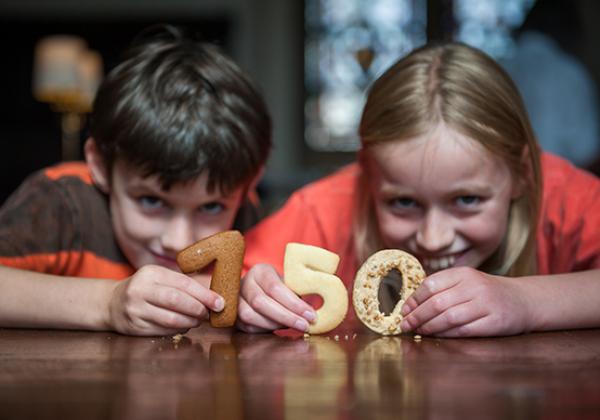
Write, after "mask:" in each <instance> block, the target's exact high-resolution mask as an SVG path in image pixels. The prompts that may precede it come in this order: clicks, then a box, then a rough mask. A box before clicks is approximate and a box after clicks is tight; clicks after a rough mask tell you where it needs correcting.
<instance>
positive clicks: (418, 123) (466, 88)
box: [353, 43, 541, 276]
mask: <svg viewBox="0 0 600 420" xmlns="http://www.w3.org/2000/svg"><path fill="white" fill-rule="evenodd" d="M439 122H444V123H445V124H446V125H447V126H448V127H450V128H452V129H454V130H456V131H457V132H460V133H461V134H463V135H465V136H467V137H469V138H471V139H473V140H475V141H477V142H479V143H481V145H483V146H484V147H485V148H486V149H487V150H489V151H490V152H491V153H492V154H493V155H495V156H497V157H499V158H501V159H502V160H503V161H504V162H505V163H506V164H507V165H508V167H509V168H510V171H511V175H512V177H513V180H514V181H515V182H522V187H523V194H522V195H521V196H520V197H519V198H517V199H515V200H513V202H512V203H511V208H510V214H509V220H508V227H507V231H506V234H505V237H504V240H503V242H502V244H501V246H500V247H499V248H498V250H497V251H496V252H495V253H494V254H493V255H492V256H491V257H490V258H489V259H488V260H487V261H486V262H485V263H484V264H483V265H482V266H481V267H479V268H480V269H481V270H483V271H486V272H489V273H494V274H502V275H511V276H519V275H527V274H532V273H534V272H535V270H536V264H535V257H536V252H535V232H536V227H537V220H538V212H539V207H540V199H541V175H540V157H539V150H538V146H537V143H536V140H535V136H534V134H533V130H532V128H531V124H530V122H529V119H528V116H527V112H526V110H525V106H524V104H523V101H522V99H521V96H520V95H519V92H518V90H517V88H516V87H515V85H514V83H513V82H512V80H511V79H510V77H509V76H508V75H507V74H506V73H505V72H504V70H502V68H501V67H500V66H499V65H498V64H497V63H496V62H495V61H494V60H493V59H491V58H490V57H488V56H487V55H486V54H484V53H483V52H481V51H479V50H477V49H475V48H472V47H469V46H467V45H464V44H460V43H448V44H442V45H426V46H424V47H422V48H420V49H417V50H415V51H413V52H412V53H410V54H409V55H407V56H406V57H404V58H402V59H401V60H399V61H398V62H397V63H395V64H394V65H393V66H392V67H391V68H389V69H388V70H387V71H386V72H385V73H384V74H383V75H382V76H381V77H380V78H379V79H377V80H376V81H375V83H374V84H373V86H372V87H371V89H370V91H369V94H368V97H367V102H366V104H365V107H364V110H363V114H362V118H361V122H360V129H359V134H360V137H361V141H362V147H363V151H362V152H361V153H365V152H368V149H369V146H372V145H375V144H380V143H383V142H388V141H403V140H406V139H410V138H414V137H416V136H419V135H422V134H424V133H426V132H427V131H429V130H430V129H431V128H432V127H434V126H435V125H437V123H439ZM367 176H368V174H367V173H366V171H365V170H363V171H362V174H361V176H360V177H359V181H358V182H359V188H358V191H359V193H358V195H357V202H356V210H357V211H356V215H357V217H356V218H355V221H354V227H353V228H354V234H355V241H356V243H355V246H356V249H357V255H358V258H359V262H362V261H364V260H365V259H366V258H367V257H368V256H369V255H371V254H372V253H374V252H376V251H377V250H379V249H381V248H382V247H383V243H382V241H381V238H380V236H379V229H378V227H377V222H376V219H375V214H374V207H373V202H372V197H371V195H370V193H369V188H368V184H367V179H366V177H367Z"/></svg>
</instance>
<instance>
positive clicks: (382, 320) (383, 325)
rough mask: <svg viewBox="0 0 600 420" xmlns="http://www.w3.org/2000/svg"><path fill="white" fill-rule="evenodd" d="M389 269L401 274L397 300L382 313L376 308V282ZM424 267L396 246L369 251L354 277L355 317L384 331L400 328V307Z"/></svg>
mask: <svg viewBox="0 0 600 420" xmlns="http://www.w3.org/2000/svg"><path fill="white" fill-rule="evenodd" d="M392 269H397V270H398V271H399V272H400V274H401V275H402V289H401V290H400V300H399V301H398V302H397V303H396V306H395V307H394V310H393V311H392V312H391V313H390V314H389V315H387V316H386V315H385V314H383V313H382V312H381V311H380V310H379V298H378V294H379V286H380V285H381V281H382V280H383V278H384V277H385V276H386V275H387V274H388V273H389V272H390V270H392ZM424 278H425V271H423V268H422V267H421V264H420V263H419V261H418V260H417V259H416V258H415V257H413V256H412V255H410V254H408V253H406V252H404V251H400V250H398V249H385V250H383V251H379V252H376V253H375V254H373V255H371V256H370V257H369V258H368V259H367V261H365V263H364V264H363V265H362V266H361V267H360V269H359V270H358V273H356V278H355V280H354V292H353V296H352V304H353V305H354V311H355V312H356V315H357V316H358V318H359V319H360V320H361V321H362V322H363V324H365V325H366V326H367V327H369V328H370V329H371V330H373V331H375V332H377V333H379V334H383V335H395V334H400V333H401V332H402V330H401V328H400V322H402V315H401V314H400V311H401V309H402V305H403V304H404V302H405V301H406V299H407V298H408V297H409V296H410V295H411V294H412V293H413V292H414V291H415V290H416V289H417V287H419V285H420V284H421V283H422V282H423V279H424Z"/></svg>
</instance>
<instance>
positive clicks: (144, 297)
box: [0, 266, 224, 335]
mask: <svg viewBox="0 0 600 420" xmlns="http://www.w3.org/2000/svg"><path fill="white" fill-rule="evenodd" d="M223 306H224V301H223V298H222V297H220V296H219V295H217V294H216V293H215V292H213V291H212V290H209V289H207V288H206V287H204V286H202V285H201V284H200V283H199V282H198V281H196V280H194V279H193V278H191V277H189V276H186V275H184V274H181V273H178V272H175V271H172V270H169V269H167V268H164V267H159V266H145V267H143V268H141V269H140V270H138V271H137V272H136V273H135V274H134V275H133V276H131V277H130V278H128V279H126V280H123V281H118V282H117V281H114V280H104V279H81V278H72V277H62V276H54V275H49V274H42V273H37V272H33V271H26V270H19V269H14V268H8V267H4V266H0V326H6V327H26V328H60V329H84V330H114V331H117V332H120V333H123V334H131V335H168V334H174V333H177V332H182V331H187V330H188V329H189V328H193V327H196V326H198V325H200V323H201V322H202V321H203V320H204V319H205V318H206V317H207V315H208V309H207V308H210V309H212V310H214V311H220V310H222V309H223Z"/></svg>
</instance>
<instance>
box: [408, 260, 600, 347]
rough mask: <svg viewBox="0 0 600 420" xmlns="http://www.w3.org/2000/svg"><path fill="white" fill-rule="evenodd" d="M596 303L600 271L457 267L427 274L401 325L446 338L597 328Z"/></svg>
mask: <svg viewBox="0 0 600 420" xmlns="http://www.w3.org/2000/svg"><path fill="white" fill-rule="evenodd" d="M598 308H600V270H591V271H584V272H578V273H570V274H560V275H544V276H528V277H518V278H510V277H500V276H492V275H489V274H485V273H483V272H481V271H477V270H475V269H473V268H468V267H459V268H453V269H449V270H444V271H440V272H438V273H435V274H433V275H431V276H429V277H428V278H427V279H425V281H424V282H423V284H422V285H421V286H420V287H419V289H417V291H416V292H415V293H414V294H413V295H412V296H411V297H410V298H408V299H407V301H406V303H405V305H404V307H403V310H402V313H403V315H404V317H405V318H404V320H403V322H402V324H401V326H402V330H403V331H405V332H409V331H415V332H417V333H420V334H427V335H437V336H445V337H466V336H501V335H511V334H520V333H523V332H528V331H546V330H557V329H573V328H589V327H600V309H598Z"/></svg>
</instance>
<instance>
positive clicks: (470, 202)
mask: <svg viewBox="0 0 600 420" xmlns="http://www.w3.org/2000/svg"><path fill="white" fill-rule="evenodd" d="M480 202H481V198H480V197H478V196H476V195H461V196H460V197H457V198H456V204H458V205H459V206H462V207H473V206H476V205H477V204H479V203H480Z"/></svg>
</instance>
